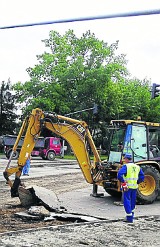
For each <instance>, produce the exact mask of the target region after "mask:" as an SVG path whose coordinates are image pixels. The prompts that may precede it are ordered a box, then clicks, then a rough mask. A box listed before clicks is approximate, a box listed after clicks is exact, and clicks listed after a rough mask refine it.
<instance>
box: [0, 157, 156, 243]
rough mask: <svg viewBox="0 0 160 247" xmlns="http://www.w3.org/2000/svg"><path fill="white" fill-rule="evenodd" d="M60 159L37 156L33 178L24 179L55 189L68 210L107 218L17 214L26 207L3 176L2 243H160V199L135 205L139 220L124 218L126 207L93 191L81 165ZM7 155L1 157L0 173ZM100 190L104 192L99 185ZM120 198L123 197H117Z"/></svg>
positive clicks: (0, 195)
mask: <svg viewBox="0 0 160 247" xmlns="http://www.w3.org/2000/svg"><path fill="white" fill-rule="evenodd" d="M58 162H59V161H55V162H49V163H48V162H43V161H42V160H33V161H32V163H31V170H30V176H29V177H27V178H26V177H23V178H22V180H23V182H24V183H25V184H26V185H27V186H31V185H35V186H42V187H44V188H46V189H49V190H51V191H53V192H54V193H56V195H57V198H58V200H59V203H60V205H61V206H63V207H65V208H66V209H67V213H74V214H76V213H78V214H82V215H88V216H93V217H99V218H103V219H105V220H100V221H96V222H92V223H85V222H82V223H77V222H76V221H75V222H74V223H73V222H71V221H65V222H64V221H59V220H53V221H50V222H44V221H43V220H38V221H34V220H27V219H25V220H24V219H22V218H17V217H15V214H16V213H17V212H25V211H26V208H24V207H23V206H22V205H21V204H20V200H19V199H18V198H11V197H10V189H9V187H8V185H6V184H5V180H4V179H3V177H2V176H0V246H3V247H12V246H46V247H47V246H58V247H59V246H71V247H72V246H123V247H124V246H126V247H127V246H138V245H140V246H153V247H155V246H159V243H160V213H159V212H160V210H159V209H160V201H159V200H157V201H156V202H154V203H153V204H150V205H137V206H136V219H135V222H134V224H126V223H124V222H123V218H124V215H125V214H124V209H123V206H116V205H114V201H115V199H114V198H112V197H111V196H109V195H108V194H107V193H104V197H102V198H94V197H92V196H90V194H91V192H92V185H90V184H88V183H86V182H85V180H84V178H83V175H82V173H81V170H80V169H79V167H78V165H76V163H75V162H74V164H73V163H72V165H71V164H70V165H66V161H64V160H63V164H61V165H59V163H58ZM6 163H7V161H6V160H4V159H2V160H1V159H0V164H3V165H1V166H0V172H1V173H2V171H3V170H4V167H5V164H6ZM99 192H104V190H103V188H99ZM117 200H118V199H117Z"/></svg>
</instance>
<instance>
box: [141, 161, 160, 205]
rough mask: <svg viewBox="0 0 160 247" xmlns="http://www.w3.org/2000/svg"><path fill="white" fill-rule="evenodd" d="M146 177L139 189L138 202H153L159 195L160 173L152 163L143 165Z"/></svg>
mask: <svg viewBox="0 0 160 247" xmlns="http://www.w3.org/2000/svg"><path fill="white" fill-rule="evenodd" d="M141 168H142V170H143V172H144V175H145V179H144V182H142V183H140V184H139V187H138V190H137V204H151V203H153V202H154V201H155V200H156V199H157V197H158V190H159V181H160V173H159V171H158V170H157V169H156V168H155V167H153V166H151V165H142V166H141Z"/></svg>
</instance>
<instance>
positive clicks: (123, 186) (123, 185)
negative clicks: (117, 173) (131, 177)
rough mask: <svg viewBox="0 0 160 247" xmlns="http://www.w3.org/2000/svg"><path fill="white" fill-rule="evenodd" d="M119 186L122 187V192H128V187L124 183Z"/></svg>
mask: <svg viewBox="0 0 160 247" xmlns="http://www.w3.org/2000/svg"><path fill="white" fill-rule="evenodd" d="M121 186H122V190H123V191H127V190H128V185H127V183H126V182H124V183H122V184H121Z"/></svg>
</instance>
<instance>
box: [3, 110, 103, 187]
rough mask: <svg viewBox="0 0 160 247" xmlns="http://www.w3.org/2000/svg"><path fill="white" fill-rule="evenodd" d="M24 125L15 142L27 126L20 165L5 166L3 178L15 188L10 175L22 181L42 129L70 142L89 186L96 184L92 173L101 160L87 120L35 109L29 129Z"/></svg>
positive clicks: (31, 115)
mask: <svg viewBox="0 0 160 247" xmlns="http://www.w3.org/2000/svg"><path fill="white" fill-rule="evenodd" d="M23 125H24V126H23V127H21V130H20V133H19V135H18V137H17V141H16V143H18V139H19V138H20V137H21V133H22V132H23V131H24V127H26V133H25V138H24V142H23V145H22V148H21V151H20V155H19V158H18V162H17V163H18V166H17V167H15V168H8V167H6V170H5V172H4V177H5V178H6V180H7V181H9V185H10V186H11V187H12V186H14V185H12V183H11V181H10V180H9V176H10V175H12V174H13V173H15V174H16V177H17V178H20V176H21V172H22V168H23V166H24V165H25V163H26V160H27V159H28V157H30V155H31V152H32V150H33V148H34V146H35V144H36V140H37V139H38V137H39V136H40V133H41V131H42V129H43V128H46V129H48V130H50V131H52V132H53V133H55V134H56V135H58V136H61V137H62V138H63V139H65V140H66V141H67V142H68V143H69V145H70V146H71V148H72V150H73V152H74V154H75V156H76V158H77V161H78V163H79V166H80V168H81V170H82V173H83V175H84V177H85V179H86V181H87V182H88V183H93V182H94V181H93V180H94V179H93V175H94V174H93V171H94V170H95V168H96V166H97V164H100V163H101V160H100V156H99V153H98V151H97V149H96V147H95V144H94V142H93V139H92V136H91V134H90V131H89V129H88V126H87V124H86V123H85V122H84V121H79V120H75V119H72V118H68V117H65V116H61V115H56V114H54V113H45V112H43V111H42V110H41V109H38V108H36V109H33V110H32V113H31V114H30V116H29V118H28V126H26V123H24V124H23ZM22 130H23V131H22ZM88 145H89V146H90V148H91V150H92V152H93V154H94V162H93V163H91V161H90V158H89V154H88V151H87V150H88ZM15 147H16V145H15ZM15 147H14V151H15Z"/></svg>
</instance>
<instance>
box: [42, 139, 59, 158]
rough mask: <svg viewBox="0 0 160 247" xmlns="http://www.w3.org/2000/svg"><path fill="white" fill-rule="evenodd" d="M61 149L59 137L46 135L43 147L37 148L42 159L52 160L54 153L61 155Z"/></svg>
mask: <svg viewBox="0 0 160 247" xmlns="http://www.w3.org/2000/svg"><path fill="white" fill-rule="evenodd" d="M61 149H62V146H61V142H60V138H56V137H46V138H45V140H44V147H43V149H40V150H39V156H41V157H42V159H46V160H54V159H55V156H56V155H61Z"/></svg>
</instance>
